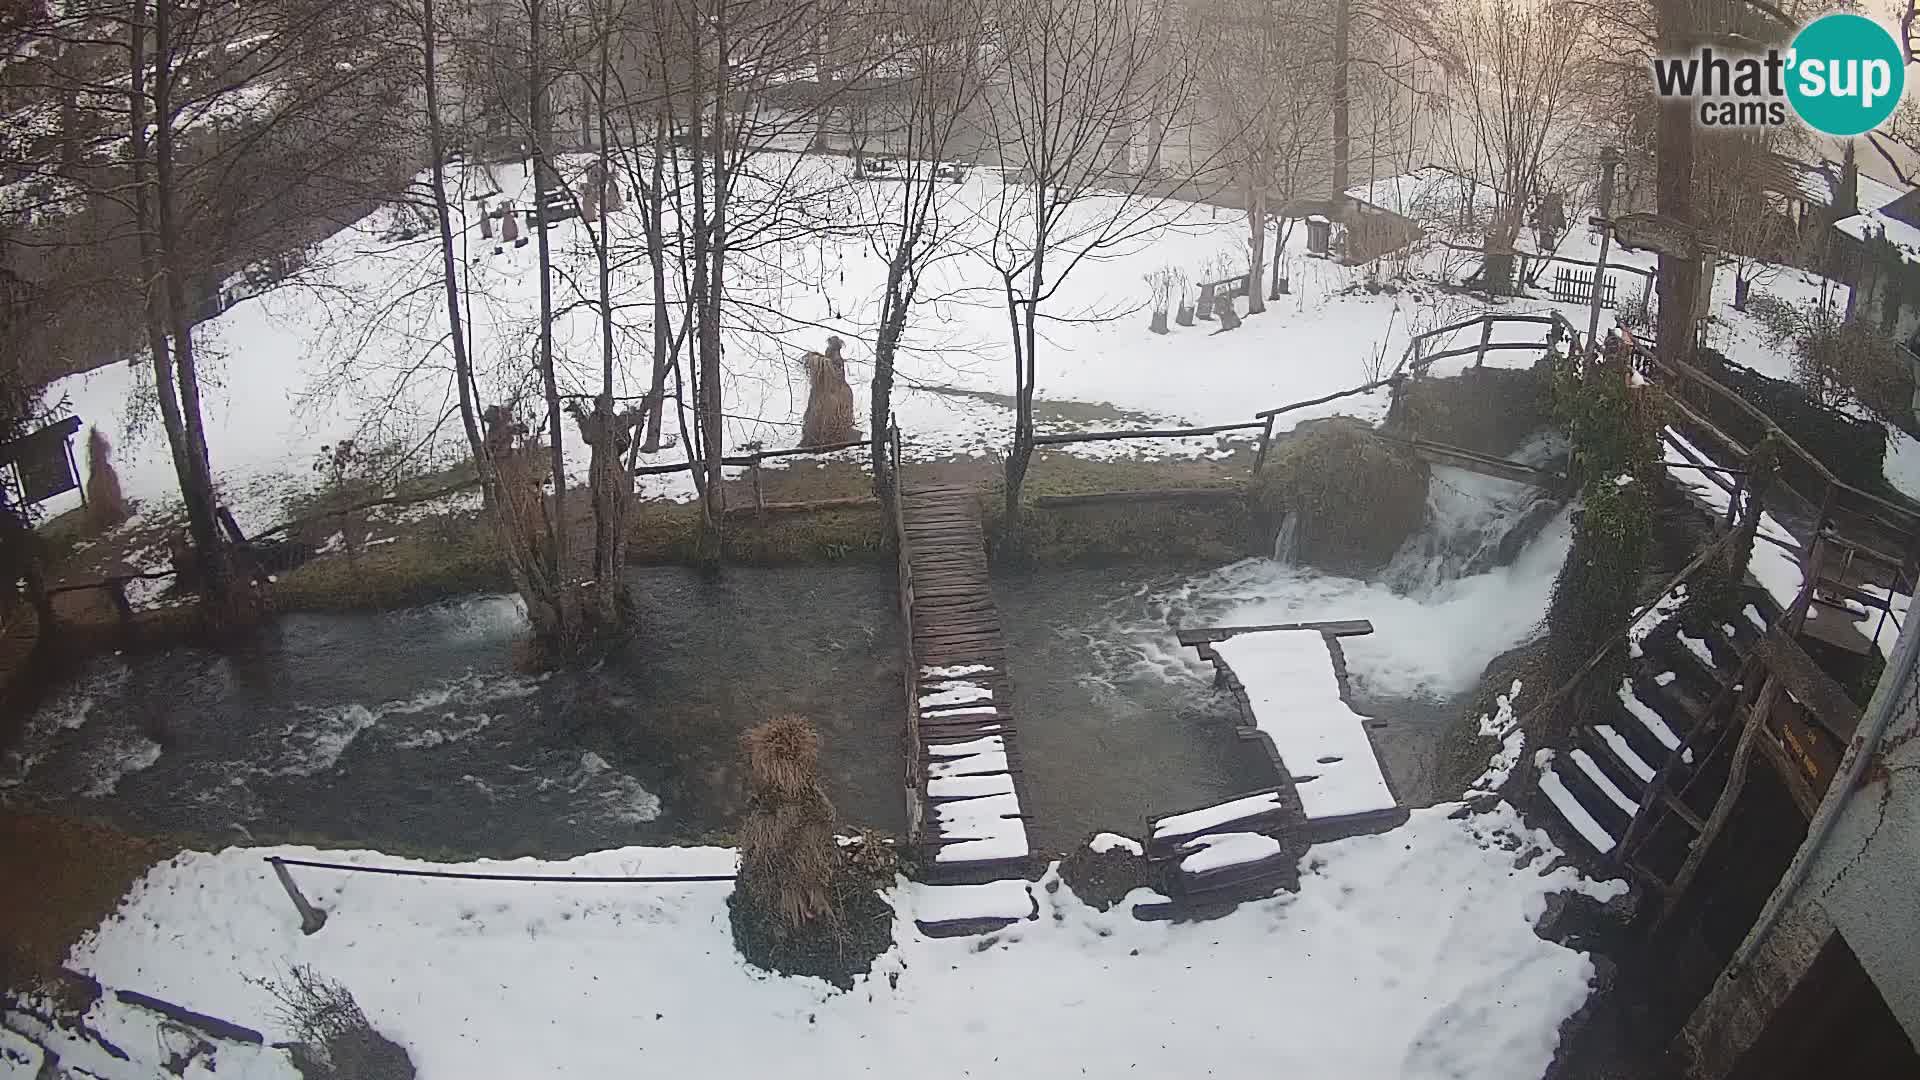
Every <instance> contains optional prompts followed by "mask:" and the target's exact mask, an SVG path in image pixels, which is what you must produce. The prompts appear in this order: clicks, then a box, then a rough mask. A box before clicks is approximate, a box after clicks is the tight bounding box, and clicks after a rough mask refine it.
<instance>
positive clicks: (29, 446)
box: [0, 416, 86, 506]
mask: <svg viewBox="0 0 1920 1080" xmlns="http://www.w3.org/2000/svg"><path fill="white" fill-rule="evenodd" d="M79 430H80V418H79V417H78V416H68V417H65V418H63V419H60V420H56V421H54V422H53V423H51V424H48V425H47V426H46V427H43V428H41V429H40V430H38V431H34V432H30V433H28V434H26V435H22V436H20V437H19V438H17V439H10V440H8V441H6V442H4V443H0V473H5V474H8V475H10V476H11V478H12V482H11V485H10V486H11V487H12V488H13V489H14V492H15V494H16V495H17V496H18V497H19V502H20V505H22V506H33V505H35V504H38V503H42V502H45V501H47V500H48V499H51V498H53V497H54V496H55V495H61V494H65V493H66V492H69V491H72V490H74V489H76V488H79V487H80V470H79V468H78V467H77V466H76V465H75V464H74V458H73V436H74V434H75V433H76V432H78V431H79ZM80 501H81V505H83V506H84V505H86V492H85V491H84V490H82V491H81V493H80Z"/></svg>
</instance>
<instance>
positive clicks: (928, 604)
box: [894, 484, 1029, 884]
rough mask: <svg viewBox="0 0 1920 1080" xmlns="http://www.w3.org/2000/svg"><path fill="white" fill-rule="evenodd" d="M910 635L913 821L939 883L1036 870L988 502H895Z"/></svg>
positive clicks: (938, 493)
mask: <svg viewBox="0 0 1920 1080" xmlns="http://www.w3.org/2000/svg"><path fill="white" fill-rule="evenodd" d="M894 504H895V507H894V527H895V529H896V531H897V533H898V540H899V548H900V608H901V617H902V619H903V620H904V621H905V623H906V627H907V641H908V657H907V669H906V683H907V686H906V690H907V724H906V735H907V740H908V744H909V745H908V755H907V760H908V774H907V822H908V831H909V834H910V835H911V837H912V838H913V840H914V841H915V842H916V843H918V844H919V845H920V846H921V847H922V848H923V849H926V850H929V851H931V852H932V858H931V860H930V862H929V865H928V875H927V876H928V878H929V880H932V881H936V882H966V883H976V884H977V883H981V882H985V881H991V880H994V879H998V878H1003V877H1008V876H1014V875H1018V874H1019V873H1021V872H1023V871H1024V870H1025V868H1026V860H1027V855H1028V854H1029V848H1028V843H1027V829H1026V813H1025V809H1024V807H1025V801H1024V800H1023V799H1022V798H1021V789H1022V782H1021V778H1020V756H1019V748H1018V744H1017V741H1016V738H1015V724H1014V718H1013V710H1012V702H1011V698H1010V696H1009V689H1010V688H1009V683H1008V679H1007V650H1006V643H1005V641H1004V639H1003V638H1002V636H1001V632H1000V613H999V610H998V608H997V607H996V606H995V604H994V600H993V588H992V583H991V581H990V580H989V578H988V574H987V544H986V535H985V533H984V531H983V529H982V527H981V523H980V497H979V493H978V492H976V491H975V490H974V489H973V488H971V487H966V486H961V485H951V484H942V485H928V486H920V487H913V486H905V487H903V488H902V490H901V491H900V492H899V496H898V498H896V499H895V500H894Z"/></svg>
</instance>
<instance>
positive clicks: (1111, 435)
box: [1033, 420, 1263, 446]
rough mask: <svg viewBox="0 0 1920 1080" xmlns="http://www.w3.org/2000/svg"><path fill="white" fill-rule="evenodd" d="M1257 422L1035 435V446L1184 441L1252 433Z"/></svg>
mask: <svg viewBox="0 0 1920 1080" xmlns="http://www.w3.org/2000/svg"><path fill="white" fill-rule="evenodd" d="M1262 426H1263V424H1262V422H1261V421H1259V420H1248V421H1246V422H1245V423H1239V424H1214V425H1213V426H1211V427H1191V428H1158V429H1149V430H1145V431H1068V432H1062V433H1060V434H1057V435H1035V436H1034V437H1033V445H1035V446H1066V445H1068V444H1071V443H1085V442H1113V441H1116V440H1121V439H1185V438H1193V437H1197V436H1201V435H1219V434H1222V433H1223V432H1228V431H1252V430H1254V429H1255V428H1258V427H1262Z"/></svg>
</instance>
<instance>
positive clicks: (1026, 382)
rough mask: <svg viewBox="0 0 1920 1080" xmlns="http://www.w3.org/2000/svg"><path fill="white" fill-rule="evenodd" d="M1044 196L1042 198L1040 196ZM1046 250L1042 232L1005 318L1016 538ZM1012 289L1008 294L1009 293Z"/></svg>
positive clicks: (1010, 500)
mask: <svg viewBox="0 0 1920 1080" xmlns="http://www.w3.org/2000/svg"><path fill="white" fill-rule="evenodd" d="M1043 197H1044V196H1043ZM1046 250H1047V237H1046V236H1045V234H1044V233H1043V234H1042V235H1041V236H1040V237H1038V241H1037V242H1036V243H1035V244H1034V248H1033V269H1032V271H1031V272H1030V275H1029V280H1028V282H1027V288H1028V292H1027V299H1026V300H1025V301H1024V302H1020V303H1015V302H1014V301H1013V297H1012V296H1011V295H1009V297H1008V300H1009V303H1008V305H1007V317H1008V318H1009V320H1011V321H1012V323H1013V338H1014V340H1013V373H1014V404H1013V448H1012V451H1011V452H1010V453H1008V454H1007V483H1006V488H1007V512H1006V525H1007V533H1008V535H1010V536H1011V535H1016V534H1017V530H1018V529H1019V526H1020V516H1021V515H1020V509H1021V508H1020V495H1021V490H1022V488H1024V487H1025V485H1026V482H1027V466H1028V464H1030V463H1031V462H1032V460H1033V387H1034V382H1035V379H1034V375H1035V371H1036V368H1035V364H1034V348H1035V346H1036V345H1037V344H1038V342H1039V334H1038V333H1037V332H1036V323H1037V322H1038V316H1039V303H1040V301H1039V298H1040V296H1041V295H1043V294H1042V292H1041V290H1042V289H1043V288H1044V287H1045V285H1046V273H1045V265H1044V262H1043V260H1044V257H1045V254H1046ZM1011 291H1012V290H1011V287H1009V289H1008V292H1009V294H1011Z"/></svg>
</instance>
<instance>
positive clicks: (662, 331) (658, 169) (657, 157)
mask: <svg viewBox="0 0 1920 1080" xmlns="http://www.w3.org/2000/svg"><path fill="white" fill-rule="evenodd" d="M653 130H654V141H653V184H652V186H651V187H650V188H649V189H648V190H647V197H646V201H645V205H644V206H643V207H642V209H641V213H643V214H645V215H646V229H647V262H648V264H649V266H650V268H651V269H652V271H653V382H652V384H651V385H649V386H648V388H647V401H646V406H647V417H646V425H647V439H646V442H645V444H644V445H643V446H642V447H641V449H643V450H645V451H646V452H647V453H649V454H651V453H653V452H654V451H656V450H659V449H660V434H661V433H660V425H661V423H662V422H663V420H664V419H665V416H666V409H665V404H666V402H665V396H666V388H667V371H668V370H669V369H670V368H671V367H672V366H673V331H672V329H671V328H670V326H669V324H670V323H671V322H672V316H671V315H670V314H669V312H668V309H667V243H666V227H665V225H663V224H662V222H661V220H660V215H661V214H662V213H663V212H664V211H665V209H666V203H667V195H666V156H667V139H668V138H669V133H668V130H667V118H666V116H665V115H664V114H656V115H655V116H654V124H653ZM687 450H688V452H689V453H691V452H692V450H693V448H692V447H691V446H689V447H688V448H687Z"/></svg>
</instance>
